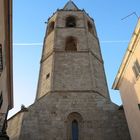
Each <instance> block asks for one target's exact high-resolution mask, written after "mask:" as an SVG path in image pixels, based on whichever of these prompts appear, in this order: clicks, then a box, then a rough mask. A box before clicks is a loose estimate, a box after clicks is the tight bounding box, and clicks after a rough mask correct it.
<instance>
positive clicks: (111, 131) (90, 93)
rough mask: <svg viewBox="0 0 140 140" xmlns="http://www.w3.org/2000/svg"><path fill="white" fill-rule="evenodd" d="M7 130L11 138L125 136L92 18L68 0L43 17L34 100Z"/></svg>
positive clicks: (123, 139)
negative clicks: (44, 32) (109, 91)
mask: <svg viewBox="0 0 140 140" xmlns="http://www.w3.org/2000/svg"><path fill="white" fill-rule="evenodd" d="M14 124H17V125H16V127H13V125H14ZM13 128H15V129H13ZM8 133H9V136H11V140H27V139H30V140H129V139H130V137H129V132H128V128H127V124H126V120H125V117H124V112H123V110H120V109H119V107H118V106H116V105H115V104H113V103H112V102H111V101H110V98H109V93H108V88H107V83H106V77H105V72H104V67H103V60H102V56H101V51H100V45H99V40H98V37H97V33H96V29H95V24H94V21H93V19H92V18H91V17H89V15H88V14H87V13H86V12H85V11H84V10H80V9H78V7H77V6H76V5H75V4H74V3H73V2H72V1H69V2H68V3H67V4H66V5H65V6H64V8H63V9H61V10H57V12H55V13H54V15H53V16H52V17H50V18H49V20H48V26H47V31H46V35H45V38H44V46H43V51H42V58H41V67H40V74H39V82H38V89H37V95H36V100H35V103H34V104H33V105H31V106H30V107H28V109H25V108H23V109H22V110H21V111H20V112H18V113H17V114H16V115H15V116H13V117H12V118H11V119H10V120H9V127H8Z"/></svg>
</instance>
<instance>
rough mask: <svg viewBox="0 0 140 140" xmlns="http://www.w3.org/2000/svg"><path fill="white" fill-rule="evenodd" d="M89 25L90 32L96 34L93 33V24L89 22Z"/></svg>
mask: <svg viewBox="0 0 140 140" xmlns="http://www.w3.org/2000/svg"><path fill="white" fill-rule="evenodd" d="M87 25H88V31H89V32H90V33H92V34H93V33H94V32H93V26H92V24H91V23H90V22H89V21H88V23H87Z"/></svg>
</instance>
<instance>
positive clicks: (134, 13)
mask: <svg viewBox="0 0 140 140" xmlns="http://www.w3.org/2000/svg"><path fill="white" fill-rule="evenodd" d="M132 15H135V16H136V18H137V19H139V16H138V15H137V13H136V12H133V13H131V14H129V15H128V16H126V17H124V18H122V19H121V20H124V19H126V18H128V17H130V16H132Z"/></svg>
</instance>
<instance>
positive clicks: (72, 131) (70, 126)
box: [66, 112, 83, 140]
mask: <svg viewBox="0 0 140 140" xmlns="http://www.w3.org/2000/svg"><path fill="white" fill-rule="evenodd" d="M66 123H67V138H68V139H69V140H81V139H82V138H83V118H82V116H81V115H80V114H79V113H78V112H72V113H70V114H69V115H68V117H67V119H66Z"/></svg>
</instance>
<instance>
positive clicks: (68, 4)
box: [63, 0, 79, 10]
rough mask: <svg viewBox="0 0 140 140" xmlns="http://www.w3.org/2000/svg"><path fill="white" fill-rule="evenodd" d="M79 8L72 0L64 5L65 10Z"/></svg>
mask: <svg viewBox="0 0 140 140" xmlns="http://www.w3.org/2000/svg"><path fill="white" fill-rule="evenodd" d="M78 9H79V8H78V7H77V6H76V5H75V4H74V2H73V1H72V0H69V1H68V2H67V3H66V5H65V6H64V8H63V10H78Z"/></svg>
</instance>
